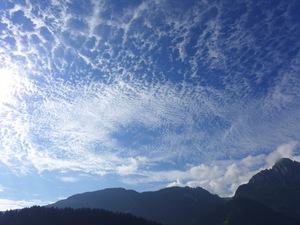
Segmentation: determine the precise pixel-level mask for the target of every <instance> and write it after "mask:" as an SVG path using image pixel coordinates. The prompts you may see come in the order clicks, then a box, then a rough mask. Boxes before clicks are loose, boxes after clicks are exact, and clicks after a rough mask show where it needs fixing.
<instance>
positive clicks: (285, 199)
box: [235, 158, 300, 218]
mask: <svg viewBox="0 0 300 225" xmlns="http://www.w3.org/2000/svg"><path fill="white" fill-rule="evenodd" d="M235 197H244V198H249V199H252V200H255V201H257V202H260V203H262V204H265V205H266V206H268V207H270V208H271V209H273V210H274V211H276V212H280V213H284V214H285V215H290V216H294V217H298V218H300V163H299V162H296V161H292V160H291V159H287V158H283V159H281V160H279V161H278V162H277V163H276V164H275V165H274V166H273V167H272V168H271V169H268V170H263V171H261V172H259V173H258V174H256V175H254V176H253V177H252V178H251V179H250V181H249V183H247V184H244V185H241V186H240V187H239V188H238V189H237V191H236V193H235Z"/></svg>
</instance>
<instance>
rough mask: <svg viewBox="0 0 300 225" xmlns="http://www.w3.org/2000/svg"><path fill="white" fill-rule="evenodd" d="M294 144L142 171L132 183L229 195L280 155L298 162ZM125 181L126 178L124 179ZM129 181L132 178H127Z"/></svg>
mask: <svg viewBox="0 0 300 225" xmlns="http://www.w3.org/2000/svg"><path fill="white" fill-rule="evenodd" d="M297 146H298V145H297V143H295V142H291V143H287V144H283V145H281V146H279V147H278V148H277V149H276V150H275V151H273V152H271V153H269V154H260V155H258V156H247V157H245V158H243V159H241V160H222V161H214V162H213V163H212V164H208V165H206V164H204V163H203V164H200V165H198V166H193V165H190V168H189V169H187V170H170V171H158V172H151V171H148V172H145V173H144V177H143V178H141V179H139V181H135V182H142V183H143V182H167V183H168V184H167V185H166V186H167V187H169V186H190V187H199V186H200V187H202V188H204V189H206V190H208V191H210V192H211V193H214V194H218V195H220V196H223V197H228V196H232V195H233V194H234V192H235V191H236V189H237V188H238V187H239V186H240V185H241V184H243V183H247V182H248V181H249V179H250V178H251V177H252V176H253V175H254V174H256V173H258V172H259V171H261V170H263V169H269V168H270V167H271V166H273V165H274V164H275V162H276V161H277V160H278V159H280V158H282V157H289V158H291V159H292V160H296V161H299V159H300V157H299V156H298V155H295V150H296V148H297ZM128 181H129V180H128ZM131 182H133V181H131Z"/></svg>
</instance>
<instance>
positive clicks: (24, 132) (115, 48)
mask: <svg viewBox="0 0 300 225" xmlns="http://www.w3.org/2000/svg"><path fill="white" fill-rule="evenodd" d="M51 2H52V3H51V4H49V5H43V4H41V3H35V4H32V3H30V2H27V3H26V4H15V5H14V7H12V8H8V9H5V10H3V16H1V19H0V22H1V26H3V27H6V29H4V30H3V31H1V32H0V68H1V69H0V71H1V74H0V76H1V77H0V81H1V80H2V79H3V80H5V82H6V84H7V85H5V87H9V90H8V89H6V90H8V91H5V94H3V95H5V98H3V97H2V96H0V109H1V111H0V161H1V162H2V163H3V164H5V165H6V166H7V167H9V168H10V169H11V170H12V171H14V173H16V174H19V175H24V174H29V173H31V172H33V171H38V172H39V173H43V172H45V171H53V170H72V171H77V172H81V171H85V172H88V173H93V174H100V175H105V174H111V173H115V174H120V175H122V176H129V175H133V174H134V175H141V174H142V175H143V174H144V173H146V171H145V170H143V168H144V167H147V166H148V167H149V166H150V168H151V165H155V164H159V163H166V162H170V161H172V162H174V164H176V163H178V164H179V163H180V161H184V162H188V163H190V164H193V165H196V166H194V167H190V168H188V169H187V170H186V171H173V172H172V173H171V174H169V172H166V173H165V172H161V173H158V174H159V175H157V176H161V177H162V178H160V177H158V178H157V179H158V180H165V178H163V177H172V179H171V180H169V181H170V183H171V182H176V183H178V184H187V182H190V183H189V184H190V185H192V186H193V185H196V184H197V185H204V186H205V187H207V188H209V189H210V190H212V191H214V192H218V193H219V192H221V187H224V186H226V187H227V188H229V189H230V190H231V191H232V190H234V189H235V187H236V185H237V184H238V183H241V182H244V181H246V180H247V179H248V178H249V176H250V175H251V174H253V172H254V170H250V169H249V167H251V166H250V165H252V164H259V163H258V162H262V161H264V160H266V157H267V155H265V153H263V154H262V155H261V151H262V149H263V150H264V152H271V151H272V150H273V149H275V148H276V147H277V146H279V145H282V144H283V143H291V142H293V141H299V135H298V134H299V133H300V127H299V125H298V124H299V123H298V122H299V120H300V118H299V115H300V105H299V102H300V101H299V98H300V96H299V88H300V80H299V79H300V78H299V76H298V74H299V68H300V67H299V58H300V57H299V56H300V55H299V54H300V53H299V52H296V51H294V50H293V49H298V48H299V47H300V42H299V41H298V40H299V38H298V34H299V33H300V32H299V26H298V25H297V24H295V22H293V21H292V18H293V13H292V11H291V9H292V7H293V5H294V3H295V1H289V2H287V1H279V2H278V5H276V4H274V5H272V7H271V6H270V7H267V8H266V7H265V5H263V4H262V3H261V2H253V3H252V2H248V1H241V2H239V3H238V4H236V7H232V6H231V7H228V6H227V4H228V3H226V2H223V3H209V4H208V3H207V2H206V1H203V2H201V1H195V2H191V4H187V5H186V4H181V3H180V2H177V3H176V4H175V3H174V4H170V3H169V2H168V1H144V2H143V3H141V4H133V3H128V5H126V7H125V6H124V7H122V8H121V9H120V8H119V7H116V6H115V5H114V4H107V3H106V1H91V2H88V3H86V4H90V6H89V7H90V8H91V10H87V11H85V10H84V9H83V11H82V12H80V13H79V12H78V11H76V10H75V11H74V10H73V11H72V5H73V4H75V3H72V4H71V3H67V2H62V1H54V0H53V1H51ZM1 7H4V6H1ZM252 8H259V9H261V10H262V11H263V12H264V13H261V14H259V16H260V17H259V18H256V17H255V18H254V17H253V16H252V14H253V13H254V12H253V11H252ZM277 8H285V9H286V11H285V12H284V13H282V15H280V19H281V20H282V21H281V22H282V23H283V24H284V25H282V26H280V27H284V31H283V30H280V29H281V28H279V27H278V26H277V25H276V24H274V23H275V21H277V19H278V15H277V14H276V9H277ZM228 15H230V16H228ZM232 15H234V17H232ZM18 16H20V17H22V18H23V19H22V20H18ZM256 19H257V20H258V21H259V22H258V21H255V20H256ZM282 29H283V28H282ZM262 30H263V31H264V32H261V31H262ZM290 37H294V39H291V38H290ZM288 42H289V43H291V45H292V46H293V48H291V49H290V48H286V47H285V46H284V44H282V43H288ZM3 71H11V72H9V73H8V72H5V75H3V74H4V72H3ZM4 76H5V78H3V77H4ZM7 76H9V77H10V78H11V79H6V77H7ZM10 80H13V82H10ZM3 84H4V83H3V82H1V84H0V87H1V85H2V86H3ZM1 90H4V89H1ZM2 92H4V91H0V93H1V94H0V95H2ZM282 154H283V153H280V151H277V152H276V153H274V154H273V155H272V154H271V155H270V156H268V157H269V159H268V160H269V161H270V162H269V164H271V163H272V162H273V161H274V160H272V158H274V159H275V158H278V157H279V156H281V155H282ZM295 155H296V154H295ZM245 156H249V157H246V158H245ZM227 158H239V159H243V160H242V161H241V162H235V163H231V164H230V163H229V164H226V163H225V164H226V166H225V164H224V166H222V167H220V166H219V165H213V166H212V167H211V166H210V165H209V164H205V162H213V161H214V162H221V161H224V160H225V159H227ZM224 162H225V161H224ZM243 163H244V164H243ZM269 164H268V165H269ZM241 165H243V166H241ZM149 173H150V174H152V171H150V172H149ZM201 173H203V174H206V176H207V177H206V178H203V179H201V180H200V181H199V180H197V179H195V177H194V175H193V174H197V176H200V174H201ZM238 173H240V174H238ZM153 174H154V172H153ZM169 175H170V176H169ZM233 175H234V176H233ZM151 176H152V175H151ZM176 176H179V178H178V181H177V178H176ZM153 177H155V176H154V175H153ZM210 179H212V180H213V181H210ZM234 179H236V180H234ZM154 180H155V179H154ZM210 182H211V183H210ZM213 182H214V183H213ZM230 182H232V184H230ZM225 192H226V191H225ZM225 192H224V193H225ZM226 193H228V192H226Z"/></svg>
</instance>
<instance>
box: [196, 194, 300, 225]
mask: <svg viewBox="0 0 300 225" xmlns="http://www.w3.org/2000/svg"><path fill="white" fill-rule="evenodd" d="M202 224H203V225H225V224H226V225H241V224H242V225H254V224H255V225H299V221H297V220H296V219H295V218H291V217H288V216H285V215H282V214H280V213H275V212H274V211H273V210H272V209H270V208H268V207H267V206H265V205H263V204H261V203H258V202H256V201H253V200H250V199H246V198H234V199H232V200H231V201H229V202H228V203H226V204H224V205H222V206H220V207H218V208H217V209H216V210H214V211H212V212H210V213H209V214H207V215H205V216H203V217H202V218H201V219H199V220H197V221H196V222H195V223H193V225H202Z"/></svg>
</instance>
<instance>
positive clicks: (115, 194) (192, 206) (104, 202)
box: [49, 187, 224, 225]
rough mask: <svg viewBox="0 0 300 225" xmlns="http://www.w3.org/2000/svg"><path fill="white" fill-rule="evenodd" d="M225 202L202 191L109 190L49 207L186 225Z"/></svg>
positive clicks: (72, 197) (190, 189) (172, 224)
mask: <svg viewBox="0 0 300 225" xmlns="http://www.w3.org/2000/svg"><path fill="white" fill-rule="evenodd" d="M223 203H224V200H223V199H222V198H220V197H218V196H217V195H213V194H210V193H209V192H208V191H206V190H204V189H202V188H189V187H185V188H181V187H171V188H165V189H162V190H159V191H153V192H142V193H139V192H136V191H133V190H125V189H123V188H110V189H104V190H100V191H95V192H88V193H83V194H77V195H74V196H71V197H69V198H67V199H65V200H61V201H58V202H56V203H54V204H52V205H49V207H58V208H65V207H72V208H82V207H88V208H102V209H106V210H110V211H113V212H126V213H131V214H133V215H136V216H141V217H144V218H146V219H150V220H154V221H160V222H162V223H166V224H170V225H183V224H188V223H190V222H191V221H192V220H193V219H194V218H196V217H198V216H201V215H204V214H206V213H208V212H209V211H211V210H213V209H214V208H216V207H217V206H219V205H221V204H223Z"/></svg>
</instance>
